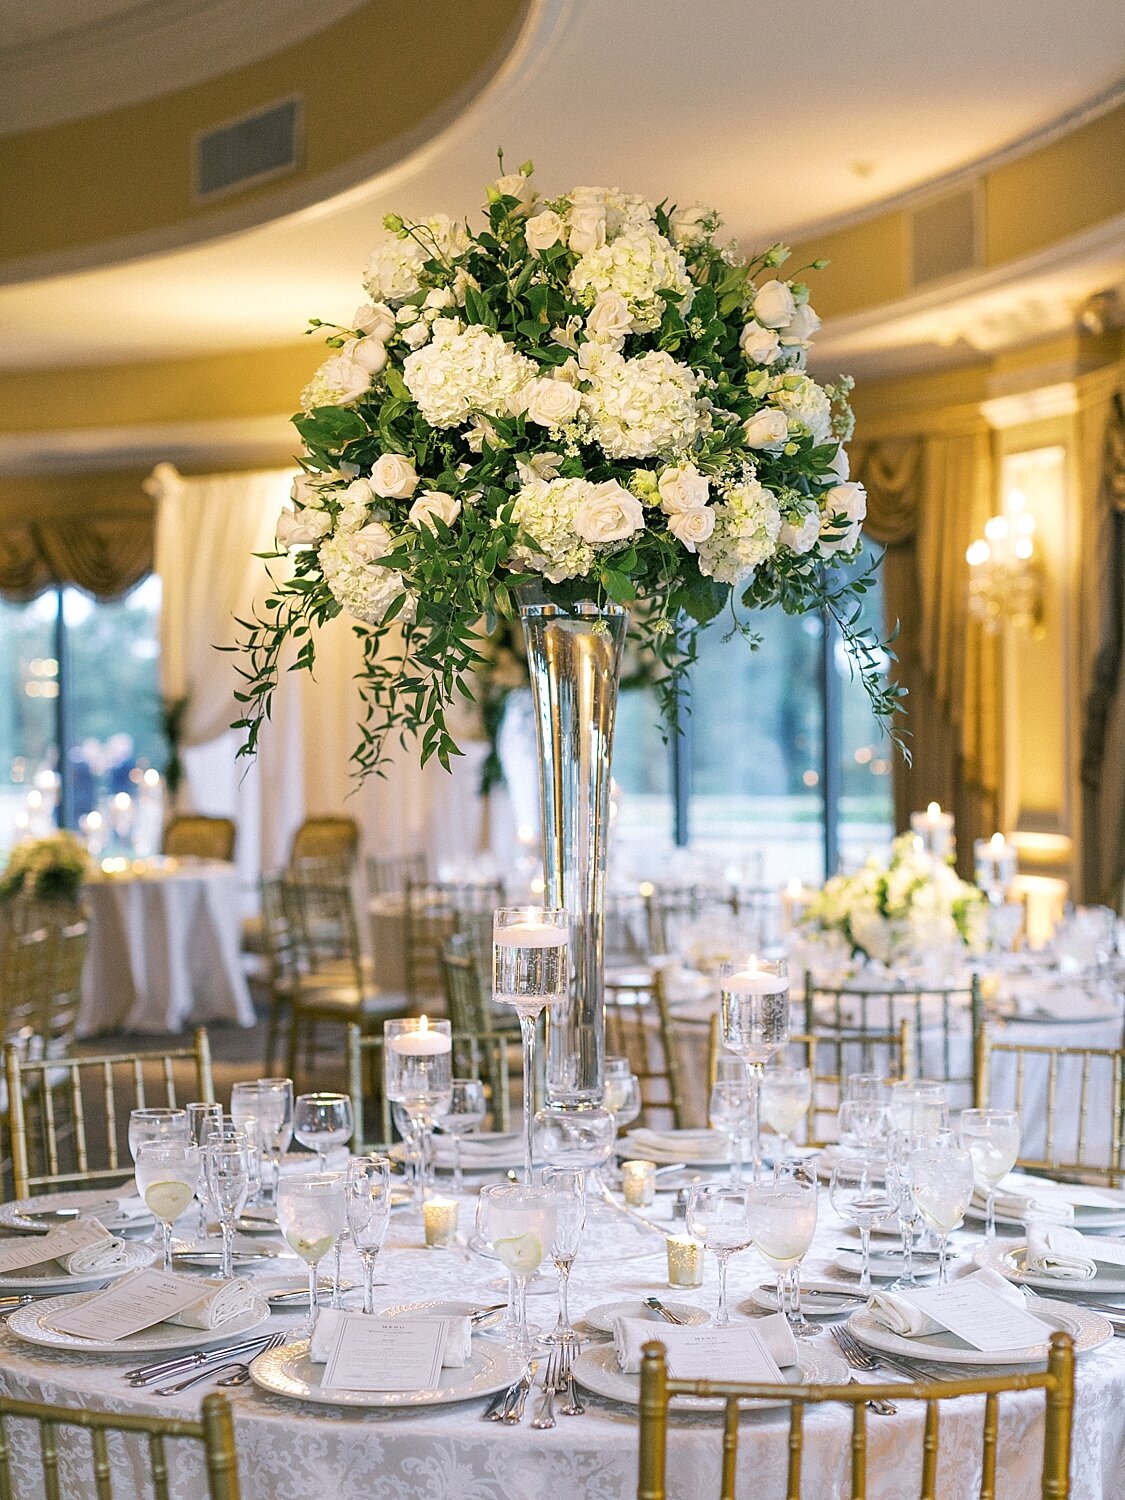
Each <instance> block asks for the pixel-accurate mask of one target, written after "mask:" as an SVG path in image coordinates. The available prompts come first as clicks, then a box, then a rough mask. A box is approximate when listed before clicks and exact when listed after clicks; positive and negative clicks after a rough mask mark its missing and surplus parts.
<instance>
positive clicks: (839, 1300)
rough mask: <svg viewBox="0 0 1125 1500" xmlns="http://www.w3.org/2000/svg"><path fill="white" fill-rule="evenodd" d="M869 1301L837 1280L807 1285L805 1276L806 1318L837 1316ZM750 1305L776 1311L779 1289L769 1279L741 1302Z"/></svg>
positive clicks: (745, 1308) (803, 1307)
mask: <svg viewBox="0 0 1125 1500" xmlns="http://www.w3.org/2000/svg"><path fill="white" fill-rule="evenodd" d="M866 1301H867V1298H866V1297H861V1296H860V1295H859V1293H858V1292H853V1291H851V1290H850V1289H849V1288H848V1287H846V1286H840V1285H839V1283H838V1282H832V1281H810V1282H808V1284H807V1285H806V1283H805V1281H804V1279H802V1281H801V1311H802V1312H803V1313H804V1315H805V1317H806V1318H838V1317H839V1316H840V1314H841V1313H853V1312H855V1311H856V1309H857V1308H858V1307H859V1306H861V1305H862V1304H865V1303H866ZM750 1308H755V1309H760V1310H761V1311H762V1312H769V1313H775V1312H776V1311H777V1289H776V1288H775V1287H773V1286H770V1285H769V1284H768V1283H766V1282H763V1283H762V1284H761V1286H756V1287H755V1288H754V1290H753V1291H752V1292H751V1293H750V1296H749V1298H748V1299H747V1300H746V1301H745V1302H744V1303H743V1304H742V1310H743V1311H747V1312H748V1311H749V1310H750Z"/></svg>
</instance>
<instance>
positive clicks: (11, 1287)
mask: <svg viewBox="0 0 1125 1500" xmlns="http://www.w3.org/2000/svg"><path fill="white" fill-rule="evenodd" d="M121 1254H122V1255H124V1256H125V1258H126V1260H127V1261H128V1262H129V1264H128V1265H126V1266H115V1267H114V1268H113V1270H111V1271H83V1272H81V1273H80V1274H79V1275H77V1276H71V1275H68V1274H67V1273H66V1272H65V1271H62V1270H56V1271H55V1272H54V1274H53V1275H49V1276H44V1275H42V1274H38V1275H37V1274H36V1273H37V1272H39V1273H41V1272H42V1270H43V1267H42V1266H28V1267H27V1269H26V1271H9V1272H8V1274H7V1275H6V1276H0V1292H7V1293H12V1292H58V1293H60V1294H61V1293H63V1292H80V1291H82V1290H83V1288H85V1287H93V1286H101V1285H102V1283H103V1282H106V1281H116V1280H117V1278H118V1277H119V1276H127V1275H128V1274H129V1272H130V1271H139V1270H140V1269H141V1267H142V1266H150V1265H152V1263H153V1261H154V1259H155V1258H156V1253H155V1251H154V1250H153V1248H152V1246H151V1245H143V1244H137V1243H136V1242H134V1243H132V1244H127V1245H122V1247H121Z"/></svg>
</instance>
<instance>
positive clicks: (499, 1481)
mask: <svg viewBox="0 0 1125 1500" xmlns="http://www.w3.org/2000/svg"><path fill="white" fill-rule="evenodd" d="M669 1203H670V1197H669V1196H668V1195H661V1197H660V1198H659V1199H658V1204H657V1207H656V1208H655V1209H654V1210H652V1211H651V1212H652V1213H654V1214H661V1213H663V1212H666V1211H669V1210H668V1209H667V1208H662V1207H661V1204H664V1205H667V1204H669ZM472 1206H473V1205H472V1200H471V1198H468V1197H467V1198H466V1199H464V1200H463V1201H462V1206H461V1222H462V1225H465V1224H466V1223H471V1215H472ZM590 1223H591V1225H592V1226H593V1227H592V1228H590V1229H588V1236H590V1240H589V1243H588V1244H587V1245H585V1246H584V1247H583V1250H582V1252H581V1253H580V1255H579V1257H578V1259H577V1261H576V1263H575V1268H574V1276H573V1281H572V1295H571V1309H572V1314H573V1315H574V1316H575V1318H576V1319H577V1318H578V1317H579V1316H580V1315H581V1314H582V1312H583V1311H584V1310H585V1309H586V1308H588V1307H591V1306H593V1305H594V1304H596V1303H601V1302H606V1301H609V1300H612V1299H614V1298H615V1297H619V1296H632V1297H636V1296H637V1295H641V1296H645V1295H649V1294H656V1295H659V1296H665V1297H668V1296H671V1297H673V1298H679V1299H681V1300H687V1301H694V1302H697V1303H699V1305H700V1306H702V1307H705V1308H707V1309H708V1310H711V1309H713V1307H714V1303H715V1295H716V1277H715V1268H714V1263H713V1260H712V1258H711V1257H710V1256H708V1257H707V1268H706V1275H705V1281H704V1285H703V1287H702V1288H701V1289H700V1290H699V1291H695V1292H681V1291H677V1292H675V1293H669V1291H668V1289H667V1284H666V1279H665V1252H664V1242H663V1239H662V1238H661V1237H660V1236H659V1235H658V1234H657V1233H655V1232H654V1231H652V1230H650V1229H638V1228H637V1227H636V1226H635V1225H634V1224H633V1222H632V1221H631V1220H628V1219H626V1218H625V1217H624V1216H622V1215H620V1214H617V1213H614V1212H613V1211H612V1210H609V1209H606V1208H604V1207H599V1209H598V1212H597V1216H596V1218H595V1217H593V1216H592V1217H591V1221H590ZM844 1233H846V1231H845V1230H844V1228H843V1226H842V1225H841V1223H840V1222H839V1220H837V1219H836V1217H835V1215H834V1214H833V1212H832V1210H831V1209H830V1207H829V1206H828V1203H827V1199H826V1196H824V1195H822V1199H821V1224H820V1227H819V1229H818V1233H817V1239H816V1242H815V1244H814V1246H813V1250H812V1252H811V1253H810V1256H809V1260H808V1262H807V1263H806V1264H807V1273H806V1274H810V1275H815V1274H816V1273H817V1271H818V1270H820V1271H821V1272H822V1273H823V1270H824V1268H825V1267H826V1265H827V1264H828V1262H829V1261H830V1260H831V1257H832V1247H833V1246H835V1245H836V1244H838V1243H840V1237H841V1235H842V1234H844ZM421 1241H422V1234H421V1226H420V1223H419V1219H418V1216H417V1214H416V1213H414V1212H413V1211H411V1210H402V1211H396V1213H395V1216H394V1218H393V1220H392V1224H391V1230H390V1233H389V1235H388V1241H387V1247H386V1248H385V1250H384V1251H383V1253H382V1255H381V1256H380V1259H379V1261H378V1263H377V1269H376V1277H377V1280H378V1281H380V1282H383V1283H386V1284H385V1285H383V1286H381V1287H379V1288H378V1290H377V1296H378V1297H379V1299H380V1301H379V1304H378V1305H379V1306H380V1307H389V1306H391V1305H392V1304H396V1303H401V1302H406V1301H411V1300H414V1299H422V1298H432V1297H441V1296H450V1297H458V1298H469V1299H472V1300H474V1301H479V1303H481V1304H488V1303H492V1302H495V1301H497V1300H499V1295H498V1293H497V1290H496V1287H495V1286H494V1285H493V1281H494V1279H495V1277H496V1273H497V1270H498V1266H497V1264H496V1263H495V1262H494V1261H490V1260H487V1259H485V1258H483V1257H481V1256H478V1255H476V1254H474V1253H471V1252H470V1251H468V1250H426V1249H425V1248H423V1247H422V1244H421ZM967 1241H968V1237H967V1236H964V1235H962V1236H960V1237H959V1247H960V1248H962V1249H963V1248H964V1245H965V1243H967ZM969 1264H970V1262H969V1260H968V1258H967V1257H965V1258H964V1259H963V1260H961V1261H959V1262H958V1266H959V1268H960V1269H964V1267H965V1266H967V1265H969ZM299 1269H300V1267H299V1266H298V1265H297V1264H296V1263H294V1270H295V1271H297V1270H299ZM345 1271H346V1273H347V1274H349V1275H351V1276H355V1275H356V1273H357V1266H356V1264H355V1262H354V1261H353V1260H352V1258H351V1257H350V1256H348V1255H345ZM275 1273H276V1267H275ZM766 1279H768V1278H767V1276H766V1274H765V1273H764V1270H763V1266H762V1263H761V1262H760V1261H759V1260H758V1259H757V1257H756V1255H755V1254H754V1253H753V1252H752V1251H750V1252H746V1253H743V1254H740V1255H737V1256H735V1257H734V1259H733V1261H732V1264H731V1273H730V1288H731V1293H732V1306H733V1308H734V1310H735V1313H736V1315H739V1316H741V1315H745V1314H746V1312H747V1307H746V1306H744V1304H745V1299H746V1297H747V1295H748V1293H749V1291H750V1290H751V1289H752V1287H753V1286H755V1285H756V1284H758V1283H760V1282H763V1281H765V1280H766ZM529 1306H530V1308H531V1312H532V1316H533V1317H537V1319H538V1321H539V1322H541V1323H547V1322H553V1320H554V1315H555V1299H554V1297H553V1296H551V1295H544V1296H541V1297H533V1298H529ZM749 1311H750V1312H751V1313H752V1312H753V1309H752V1308H750V1309H749ZM273 1322H274V1323H275V1324H276V1325H277V1326H278V1327H279V1328H280V1327H297V1326H299V1323H300V1317H299V1316H298V1315H296V1314H292V1313H286V1314H284V1315H281V1314H277V1313H275V1314H274V1315H273ZM653 1331H654V1334H658V1332H659V1325H654V1330H653ZM818 1339H819V1340H823V1341H824V1343H825V1345H826V1347H830V1348H831V1347H834V1346H832V1345H831V1344H830V1342H829V1336H828V1334H827V1333H823V1334H820V1335H818ZM138 1362H140V1361H138V1359H137V1357H136V1356H133V1358H132V1359H130V1358H127V1357H109V1356H79V1355H75V1354H69V1353H60V1352H56V1351H53V1350H48V1349H43V1348H39V1347H35V1346H32V1345H29V1344H26V1343H23V1342H21V1341H19V1340H17V1339H16V1338H15V1336H14V1335H12V1334H11V1333H9V1332H7V1331H4V1332H3V1333H0V1388H2V1389H3V1390H4V1391H5V1392H6V1393H7V1394H9V1395H11V1396H16V1397H24V1398H30V1399H32V1400H37V1401H54V1402H61V1403H65V1404H68V1405H71V1406H74V1405H78V1406H82V1407H89V1408H95V1409H108V1410H112V1411H120V1412H125V1411H130V1412H161V1413H165V1414H178V1415H183V1416H188V1415H195V1414H196V1413H197V1412H198V1410H199V1403H200V1399H201V1396H202V1394H203V1393H204V1392H205V1391H206V1390H208V1389H210V1388H212V1387H211V1386H208V1385H205V1386H202V1387H199V1386H197V1387H195V1388H194V1389H193V1390H190V1391H186V1392H184V1393H182V1394H180V1395H178V1396H173V1397H167V1398H163V1399H162V1398H160V1397H158V1396H155V1395H152V1394H151V1393H148V1394H146V1393H144V1392H135V1391H127V1389H126V1387H125V1384H124V1381H123V1379H122V1375H121V1372H122V1371H123V1370H124V1369H126V1368H128V1367H129V1366H131V1365H133V1364H136V1363H138ZM927 1368H928V1372H929V1373H934V1374H936V1373H937V1371H938V1368H939V1367H937V1366H929V1367H927ZM944 1369H945V1373H946V1374H947V1375H948V1374H949V1373H950V1371H949V1367H948V1366H946V1367H944ZM886 1378H888V1379H893V1378H894V1377H892V1376H887V1377H886ZM229 1395H230V1398H231V1401H232V1404H233V1409H234V1423H235V1433H236V1439H237V1445H238V1453H239V1467H240V1473H241V1480H242V1495H243V1497H244V1500H310V1497H313V1496H317V1495H329V1494H332V1495H338V1496H340V1497H341V1500H347V1497H350V1496H355V1497H357V1500H358V1497H359V1496H363V1497H365V1500H534V1497H539V1496H544V1495H568V1496H573V1497H576V1500H577V1497H582V1500H632V1497H633V1496H634V1495H635V1492H636V1473H637V1433H638V1415H637V1411H636V1409H635V1408H633V1407H630V1406H626V1405H621V1404H618V1403H616V1402H613V1401H609V1400H606V1399H603V1398H602V1397H599V1396H595V1395H587V1396H585V1397H584V1399H585V1401H586V1414H585V1415H584V1416H581V1417H563V1416H561V1415H560V1416H559V1417H558V1421H557V1426H556V1427H555V1428H554V1429H553V1430H550V1431H535V1430H533V1429H532V1428H531V1426H530V1418H531V1415H532V1411H533V1408H532V1407H531V1405H530V1403H529V1409H528V1411H527V1413H526V1414H525V1417H524V1420H523V1422H522V1424H521V1425H520V1426H519V1427H501V1426H499V1425H498V1424H495V1423H484V1422H482V1421H481V1420H480V1418H481V1413H482V1411H483V1409H484V1405H485V1402H484V1400H483V1399H482V1398H478V1399H476V1400H474V1401H471V1402H466V1403H462V1404H458V1405H448V1406H441V1407H431V1408H428V1409H419V1410H414V1411H396V1412H388V1411H374V1410H372V1411H356V1410H344V1409H339V1408H331V1407H325V1406H318V1405H312V1404H306V1403H300V1402H291V1401H288V1400H286V1399H284V1398H281V1397H278V1396H273V1395H269V1394H265V1393H263V1392H262V1391H260V1390H258V1389H256V1388H255V1387H253V1386H247V1387H243V1388H240V1389H236V1390H232V1391H230V1392H229ZM982 1412H983V1402H982V1401H981V1399H980V1398H974V1399H972V1400H969V1401H963V1402H959V1403H956V1404H955V1405H954V1406H947V1407H945V1408H944V1411H943V1416H942V1423H941V1446H940V1468H939V1479H938V1493H939V1494H940V1495H941V1496H942V1500H969V1497H970V1496H973V1497H975V1496H976V1494H977V1488H976V1486H977V1485H978V1484H979V1472H978V1463H979V1458H978V1455H979V1445H980V1426H981V1419H982ZM1042 1413H1043V1397H1042V1395H1041V1393H1027V1394H1022V1395H1009V1396H1005V1397H1003V1398H1002V1403H1001V1420H1000V1429H1001V1431H1000V1464H999V1473H1000V1480H999V1486H998V1500H1035V1497H1038V1495H1039V1493H1040V1490H1039V1464H1040V1457H1041V1452H1042V1437H1043V1422H1042ZM848 1421H849V1419H848V1417H847V1416H846V1415H845V1414H844V1413H843V1412H842V1411H839V1410H830V1409H827V1408H826V1409H823V1410H815V1411H810V1412H808V1413H807V1415H806V1422H805V1429H806V1443H805V1456H804V1465H803V1476H804V1478H803V1488H802V1494H803V1495H805V1496H807V1497H815V1500H837V1497H843V1496H845V1495H847V1494H848V1493H849V1488H848V1484H849V1473H848V1431H849V1427H848ZM721 1422H722V1417H721V1414H718V1415H697V1414H691V1415H684V1414H681V1415H678V1416H674V1417H673V1420H672V1422H671V1425H670V1431H669V1448H668V1453H669V1466H668V1493H669V1495H670V1496H674V1497H683V1496H687V1495H699V1496H709V1495H717V1494H718V1493H719V1466H720V1449H721V1436H722V1433H721ZM786 1423H787V1419H786V1417H785V1414H784V1413H783V1412H781V1411H778V1412H774V1413H770V1412H759V1413H754V1414H751V1415H747V1416H746V1417H745V1418H744V1421H743V1425H742V1431H741V1437H740V1443H739V1449H740V1459H739V1465H740V1479H739V1493H740V1494H746V1495H748V1496H749V1495H752V1496H753V1497H754V1500H780V1497H781V1496H783V1494H784V1476H785V1462H786V1436H787V1425H786ZM10 1430H11V1431H12V1432H13V1433H14V1439H13V1443H14V1449H15V1463H16V1468H17V1484H16V1493H18V1494H20V1495H21V1496H25V1497H27V1500H31V1497H32V1496H34V1495H37V1494H40V1493H41V1490H40V1489H39V1488H38V1486H37V1481H36V1480H33V1478H32V1475H33V1473H37V1472H38V1471H37V1470H35V1469H33V1468H32V1467H31V1454H32V1452H33V1451H34V1450H33V1448H32V1446H31V1443H32V1440H31V1437H30V1435H29V1434H28V1433H27V1432H26V1430H24V1431H23V1432H22V1434H21V1432H20V1429H19V1424H15V1426H14V1427H13V1428H12V1429H10ZM867 1436H868V1444H869V1465H870V1466H869V1474H870V1484H869V1488H868V1491H867V1494H868V1496H869V1500H902V1497H903V1496H906V1495H910V1494H914V1493H916V1492H917V1484H918V1476H919V1472H920V1462H921V1436H922V1413H921V1411H920V1410H919V1409H918V1408H917V1407H916V1406H910V1405H907V1404H903V1405H901V1406H900V1408H899V1412H898V1414H897V1415H896V1416H893V1417H882V1416H875V1415H871V1414H869V1417H868V1422H867ZM74 1441H76V1442H77V1441H85V1439H84V1438H78V1439H74ZM130 1441H131V1440H130ZM114 1451H115V1459H114V1465H115V1469H117V1470H118V1471H120V1470H122V1469H127V1467H128V1465H129V1464H130V1463H131V1462H132V1461H133V1460H134V1458H135V1452H134V1450H132V1449H130V1448H129V1447H128V1445H127V1443H125V1441H124V1440H122V1443H121V1444H120V1445H119V1446H118V1447H117V1448H116V1449H115V1450H114ZM170 1451H171V1456H172V1465H173V1483H172V1494H173V1496H174V1500H205V1495H206V1482H205V1480H204V1477H203V1473H202V1468H201V1462H200V1457H199V1454H198V1451H195V1450H192V1449H191V1448H190V1445H172V1449H171V1450H170ZM1073 1455H1074V1457H1073V1469H1074V1487H1073V1490H1072V1496H1073V1497H1074V1500H1122V1497H1125V1341H1111V1342H1110V1343H1108V1344H1106V1345H1105V1346H1103V1347H1102V1348H1101V1349H1098V1350H1095V1351H1093V1352H1091V1353H1089V1354H1086V1355H1084V1356H1082V1357H1081V1359H1080V1361H1079V1366H1078V1376H1077V1397H1076V1406H1075V1429H1074V1445H1073ZM68 1472H69V1474H70V1477H69V1480H68V1483H67V1486H66V1489H65V1493H66V1494H67V1497H68V1500H94V1489H93V1484H92V1482H91V1481H90V1480H89V1478H88V1471H87V1477H86V1478H85V1480H84V1481H83V1480H80V1479H79V1478H78V1476H77V1472H76V1471H68V1470H66V1469H65V1468H64V1474H66V1473H68ZM121 1493H128V1494H134V1493H136V1494H140V1493H143V1489H142V1486H141V1484H140V1481H139V1480H137V1481H136V1483H135V1487H134V1488H133V1489H129V1487H128V1486H127V1485H126V1486H125V1487H123V1488H122V1490H121Z"/></svg>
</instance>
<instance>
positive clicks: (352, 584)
mask: <svg viewBox="0 0 1125 1500" xmlns="http://www.w3.org/2000/svg"><path fill="white" fill-rule="evenodd" d="M393 541H394V537H393V535H392V533H391V532H390V530H389V529H388V528H387V527H386V526H384V525H382V524H381V522H379V521H372V522H371V523H370V524H369V525H367V526H365V527H364V528H363V529H362V530H360V531H338V532H337V533H336V535H335V536H331V537H328V538H327V540H326V541H324V542H322V543H321V545H320V548H319V550H318V552H317V557H318V559H319V561H320V568H321V572H322V573H323V574H324V581H325V583H326V584H327V585H328V588H329V590H330V592H331V594H332V597H333V598H334V599H335V600H336V602H337V603H338V604H339V605H340V608H341V609H343V610H344V611H346V613H348V614H349V615H352V616H353V617H354V618H355V619H357V620H362V621H363V622H364V623H365V624H367V625H378V624H380V623H381V622H382V619H383V616H384V615H385V614H386V613H387V610H388V609H389V608H390V606H391V604H392V603H393V602H394V600H395V599H397V598H398V596H399V595H400V594H401V593H403V592H404V590H405V589H406V585H405V583H404V581H403V577H402V574H401V573H400V572H398V571H397V569H395V568H392V567H387V566H384V565H383V564H381V563H380V562H379V561H378V559H379V558H380V557H385V556H386V555H387V553H388V552H389V551H390V548H391V546H392V544H393ZM414 613H415V603H414V600H413V598H410V597H408V598H407V601H406V604H405V605H404V607H403V609H402V611H401V614H400V615H399V618H400V619H402V620H404V621H407V622H408V621H410V620H413V618H414Z"/></svg>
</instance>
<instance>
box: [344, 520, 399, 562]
mask: <svg viewBox="0 0 1125 1500" xmlns="http://www.w3.org/2000/svg"><path fill="white" fill-rule="evenodd" d="M348 541H349V543H350V545H351V550H352V552H353V554H354V555H355V556H356V557H358V558H359V560H360V561H361V562H365V563H368V564H370V563H377V562H378V561H379V559H380V558H382V557H386V555H387V553H388V552H389V551H390V550H391V545H392V543H393V542H394V537H393V536H392V535H391V532H390V530H389V529H388V528H387V527H386V526H384V525H383V523H382V521H369V522H368V523H367V525H366V526H363V527H361V528H360V530H359V531H353V532H352V534H351V536H350V537H349V538H348Z"/></svg>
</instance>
